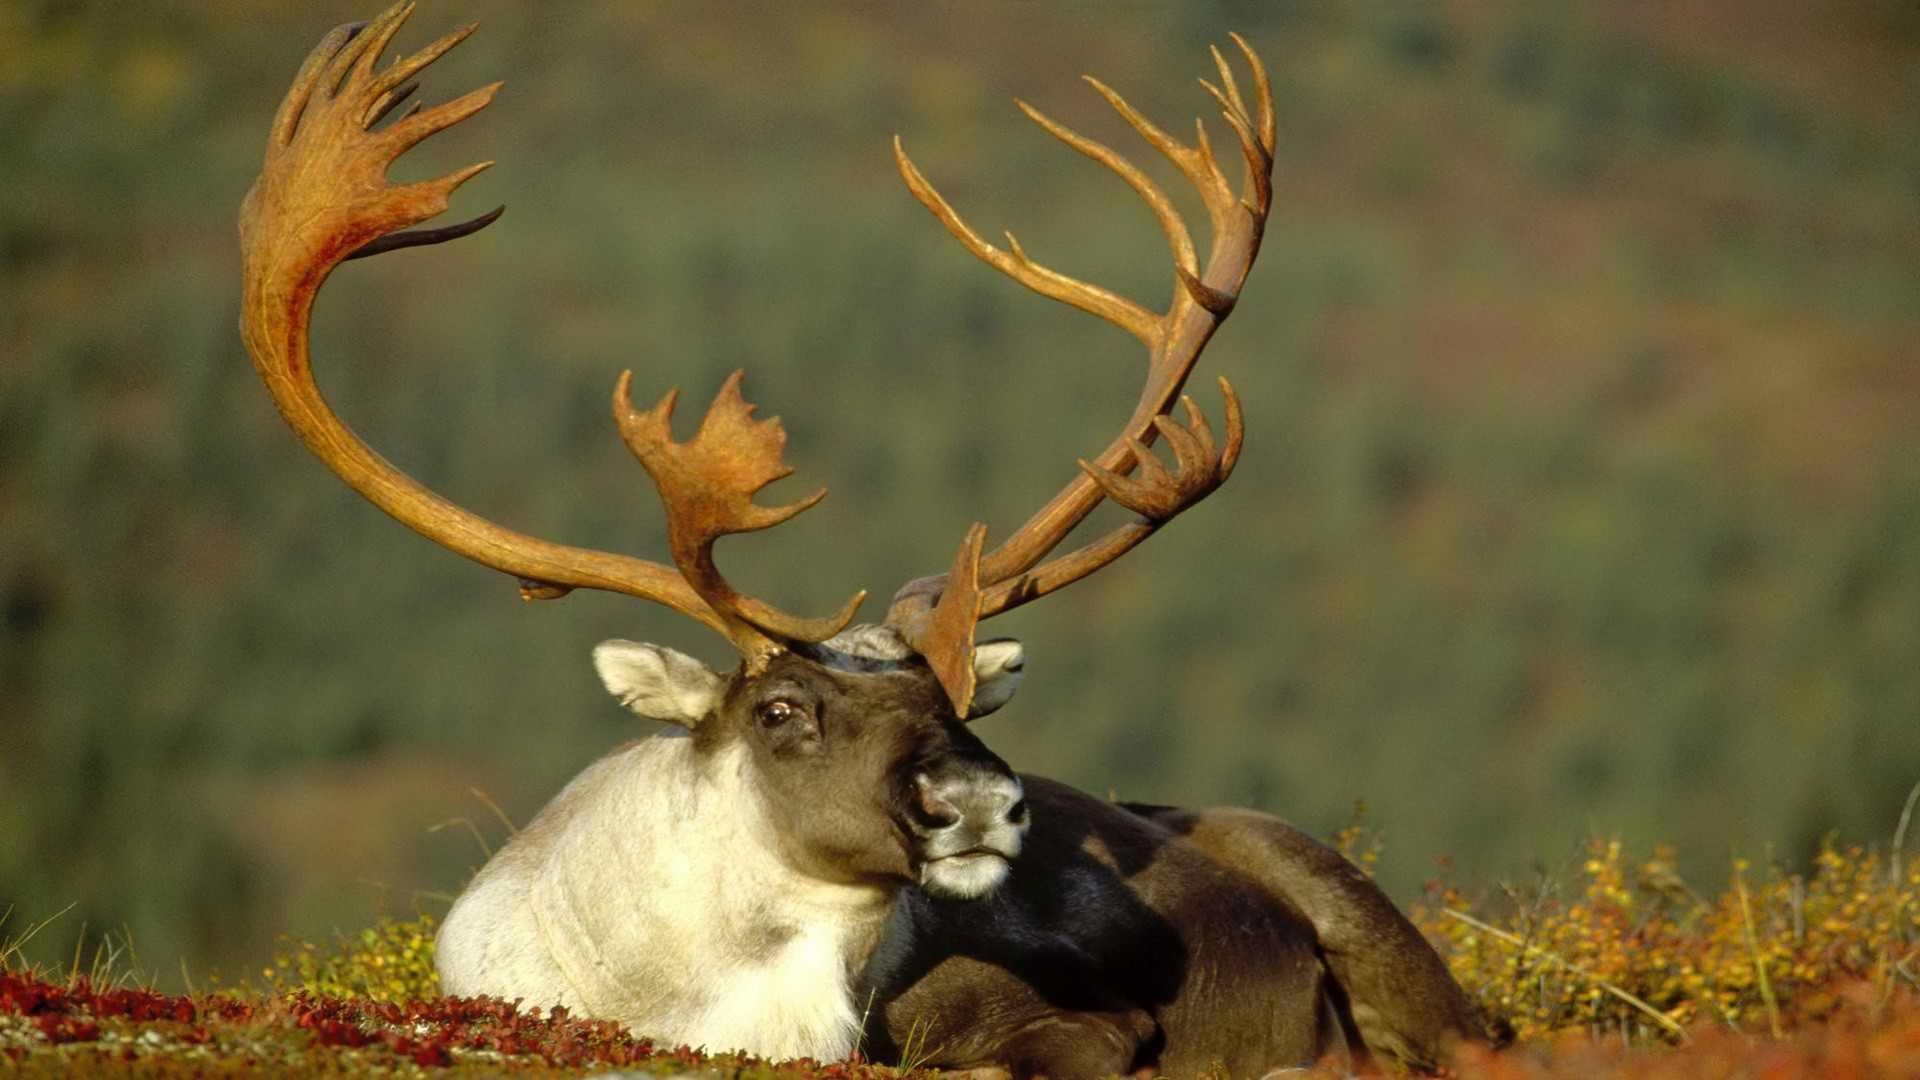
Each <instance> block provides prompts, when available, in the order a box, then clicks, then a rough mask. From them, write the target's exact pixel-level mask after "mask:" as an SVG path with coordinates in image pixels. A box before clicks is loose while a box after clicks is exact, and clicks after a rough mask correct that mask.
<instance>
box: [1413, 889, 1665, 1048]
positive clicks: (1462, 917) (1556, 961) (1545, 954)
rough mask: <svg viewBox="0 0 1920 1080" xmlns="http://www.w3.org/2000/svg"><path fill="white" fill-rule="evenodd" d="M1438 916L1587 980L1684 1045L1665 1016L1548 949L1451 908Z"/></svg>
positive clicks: (1635, 997) (1644, 1002) (1641, 999)
mask: <svg viewBox="0 0 1920 1080" xmlns="http://www.w3.org/2000/svg"><path fill="white" fill-rule="evenodd" d="M1441 912H1442V913H1443V914H1445V915H1446V916H1447V917H1448V918H1452V919H1458V920H1459V921H1461V922H1463V923H1466V924H1467V925H1468V926H1471V927H1473V928H1474V929H1475V930H1478V931H1480V932H1481V933H1483V934H1491V935H1492V936H1493V937H1495V938H1498V939H1499V940H1501V941H1504V942H1506V943H1507V944H1509V945H1512V946H1513V947H1515V948H1517V949H1520V950H1522V951H1524V952H1526V953H1529V954H1531V955H1533V956H1538V957H1539V958H1540V959H1542V960H1545V961H1547V962H1548V963H1551V964H1553V965H1554V966H1556V967H1558V968H1560V969H1562V970H1564V971H1570V972H1572V973H1574V974H1575V975H1578V976H1580V977H1581V978H1582V979H1585V980H1587V981H1588V982H1589V983H1592V984H1593V985H1594V986H1596V987H1599V988H1600V989H1601V990H1603V991H1605V992H1606V993H1608V994H1611V995H1613V996H1614V997H1616V998H1618V999H1620V1000H1621V1001H1623V1002H1625V1003H1626V1004H1627V1005H1629V1006H1631V1007H1633V1008H1634V1009H1637V1010H1639V1011H1640V1012H1641V1013H1643V1014H1645V1015H1646V1017H1647V1018H1648V1019H1649V1020H1652V1021H1653V1022H1654V1023H1655V1024H1658V1025H1659V1026H1660V1028H1661V1029H1662V1030H1663V1031H1665V1032H1667V1034H1669V1035H1672V1036H1673V1037H1674V1038H1675V1039H1678V1040H1679V1041H1680V1042H1681V1043H1685V1042H1687V1029H1686V1028H1683V1027H1681V1026H1680V1025H1679V1024H1677V1023H1675V1022H1674V1020H1673V1018H1672V1017H1670V1016H1668V1015H1667V1014H1666V1013H1663V1012H1661V1011H1660V1010H1659V1009H1656V1008H1654V1007H1653V1006H1652V1005H1649V1004H1647V1002H1646V1001H1645V999H1643V998H1640V997H1638V996H1636V995H1634V994H1631V993H1629V992H1627V991H1626V990H1623V989H1621V988H1620V987H1618V986H1615V985H1614V984H1613V983H1610V982H1608V981H1607V980H1605V979H1602V978H1599V977H1598V976H1595V975H1594V974H1592V973H1591V972H1589V971H1587V970H1586V969H1585V968H1583V967H1581V966H1580V965H1579V964H1576V963H1574V962H1573V961H1571V960H1568V959H1567V958H1566V957H1564V956H1561V955H1560V954H1559V953H1557V952H1554V951H1553V950H1552V949H1548V948H1546V947H1544V946H1541V945H1536V944H1534V943H1533V942H1530V941H1527V940H1525V939H1523V938H1521V937H1520V936H1519V935H1518V934H1513V933H1509V932H1508V931H1505V930H1502V929H1500V928H1499V927H1497V926H1494V925H1492V924H1490V923H1485V922H1482V921H1480V920H1479V919H1476V918H1474V917H1473V916H1471V915H1469V914H1467V913H1466V912H1464V911H1456V910H1454V909H1453V908H1442V909H1441Z"/></svg>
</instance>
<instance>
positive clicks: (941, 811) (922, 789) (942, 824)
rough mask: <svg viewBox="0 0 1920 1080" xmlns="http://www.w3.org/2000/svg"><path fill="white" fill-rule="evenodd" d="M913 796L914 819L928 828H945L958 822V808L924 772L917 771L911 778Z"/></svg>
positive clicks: (959, 816)
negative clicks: (913, 790)
mask: <svg viewBox="0 0 1920 1080" xmlns="http://www.w3.org/2000/svg"><path fill="white" fill-rule="evenodd" d="M913 786H914V789H915V797H914V799H913V816H914V820H915V821H916V822H918V823H919V824H920V825H921V826H923V827H925V828H928V829H946V828H951V827H952V826H954V825H957V824H959V823H960V818H961V816H962V815H961V813H960V808H959V807H957V806H955V805H953V803H951V802H949V801H948V800H947V798H946V797H945V796H943V795H941V794H940V792H939V791H938V790H937V789H936V788H935V786H934V783H933V779H932V778H931V777H929V776H928V775H927V774H926V773H918V774H916V775H915V776H914V778H913Z"/></svg>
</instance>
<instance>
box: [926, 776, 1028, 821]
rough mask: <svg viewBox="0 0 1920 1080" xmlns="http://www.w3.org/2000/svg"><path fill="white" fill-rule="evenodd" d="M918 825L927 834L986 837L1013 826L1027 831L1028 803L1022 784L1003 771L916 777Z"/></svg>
mask: <svg viewBox="0 0 1920 1080" xmlns="http://www.w3.org/2000/svg"><path fill="white" fill-rule="evenodd" d="M911 803H912V810H913V819H914V823H915V824H916V825H918V826H919V827H920V829H921V830H922V831H923V833H924V834H925V835H929V836H931V835H933V834H936V833H947V832H958V831H968V832H972V833H974V834H975V835H977V836H982V837H984V836H985V835H986V834H988V833H990V832H994V831H996V830H997V829H1000V828H1004V827H1008V826H1011V827H1012V828H1014V829H1024V828H1025V827H1026V824H1027V800H1026V797H1025V792H1024V791H1022V790H1021V788H1020V781H1019V780H1017V779H1015V778H1013V777H1011V776H1008V775H1006V774H1004V773H1000V772H989V771H986V770H971V769H970V770H967V771H965V772H953V773H948V774H946V775H942V776H935V775H933V774H932V773H929V772H924V771H923V772H916V773H914V775H913V799H912V800H911Z"/></svg>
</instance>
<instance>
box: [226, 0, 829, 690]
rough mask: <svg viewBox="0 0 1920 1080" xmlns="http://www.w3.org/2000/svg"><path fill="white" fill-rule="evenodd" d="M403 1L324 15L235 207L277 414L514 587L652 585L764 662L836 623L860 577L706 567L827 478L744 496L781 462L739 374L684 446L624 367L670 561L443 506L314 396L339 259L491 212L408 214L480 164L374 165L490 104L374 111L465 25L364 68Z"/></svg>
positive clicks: (254, 324) (431, 203)
mask: <svg viewBox="0 0 1920 1080" xmlns="http://www.w3.org/2000/svg"><path fill="white" fill-rule="evenodd" d="M412 10H413V4H412V3H411V2H410V0H408V2H403V3H398V4H395V5H394V6H393V7H390V8H388V9H387V10H386V11H385V12H384V13H382V14H381V15H380V16H379V17H378V18H376V19H375V20H373V22H372V23H369V24H365V25H360V24H356V25H353V26H343V27H340V28H339V29H336V30H334V31H333V32H332V33H330V34H328V35H327V36H326V37H325V38H324V39H323V40H322V41H321V42H320V44H319V46H318V47H316V48H315V49H314V50H313V52H312V53H311V54H310V55H309V56H308V57H307V60H306V63H305V64H303V65H302V66H301V68H300V73H299V75H298V76H296V77H295V79H294V83H293V88H292V89H291V90H290V91H289V92H288V94H287V97H286V100H285V101H284V102H283V103H282V104H281V106H280V111H279V114H278V115H277V116H276V117H275V119H274V122H273V129H272V133H271V135H270V136H269V138H268V140H267V152H266V161H265V164H264V165H263V167H262V169H261V172H260V177H259V179H258V180H257V181H255V183H254V186H253V189H252V190H251V191H249V192H248V193H247V199H246V203H245V204H244V205H243V206H242V208H241V214H240V247H241V254H242V258H243V261H244V263H245V284H244V294H243V297H242V303H241V313H240V331H241V335H242V336H243V337H244V338H245V339H246V343H247V349H248V351H249V352H250V353H251V354H252V355H253V362H254V367H255V368H256V369H257V370H258V371H259V373H260V377H261V379H262V380H264V381H265V382H266V384H267V389H268V391H269V392H271V393H272V395H273V399H274V402H275V404H277V405H278V406H279V408H280V413H281V415H282V416H283V417H285V418H286V421H287V423H288V424H289V425H290V426H292V428H293V430H294V432H295V433H296V434H298V435H299V436H300V439H301V441H302V442H304V443H306V445H307V448H308V449H309V450H312V451H313V453H314V454H315V456H317V457H319V458H320V460H321V461H323V462H325V463H326V465H327V466H328V467H329V468H331V469H332V470H333V471H334V472H335V473H336V474H338V475H339V476H340V478H341V479H342V480H345V481H346V482H347V484H348V485H350V486H351V487H352V488H353V489H354V490H356V491H358V492H360V493H361V494H362V495H364V496H366V497H367V498H368V499H370V500H371V501H372V502H373V503H374V504H375V505H377V506H379V507H380V509H382V510H384V511H386V512H387V513H388V514H390V515H392V516H393V517H394V518H396V519H398V520H399V521H400V523H401V524H403V525H406V526H407V527H408V528H410V529H413V530H414V531H415V532H418V533H420V534H421V535H423V536H425V537H427V538H428V539H429V540H432V541H433V542H435V543H437V544H440V545H441V546H443V547H446V548H448V549H450V550H452V551H454V552H456V553H458V554H461V555H464V556H466V557H467V558H469V559H472V560H474V561H475V562H478V563H480V564H482V565H484V566H488V567H492V568H493V569H496V570H500V571H502V572H505V573H508V574H511V575H513V576H514V577H516V578H518V579H519V581H520V592H521V595H522V596H523V597H525V598H526V599H529V600H535V599H551V598H555V597H559V596H564V595H566V594H567V593H568V592H569V591H571V590H573V589H604V590H608V591H611V592H618V593H625V594H627V595H630V596H637V597H640V598H642V599H646V600H653V601H656V602H658V603H662V604H665V605H667V606H668V607H670V608H673V609H674V610H676V611H679V612H682V613H684V614H686V615H689V616H692V617H693V618H695V619H698V620H699V621H700V622H702V623H704V624H706V625H707V626H710V627H712V628H714V629H715V630H718V631H720V632H721V633H723V634H725V635H726V636H727V637H728V638H729V639H730V640H731V641H732V642H733V643H734V645H735V647H737V648H738V649H739V650H740V651H741V652H742V654H743V655H744V656H745V657H746V660H747V664H748V666H749V668H757V667H759V666H760V665H761V664H763V663H764V662H765V660H766V658H767V657H768V656H770V655H772V654H773V653H775V652H778V651H779V650H780V649H781V648H783V647H784V646H783V644H782V642H784V641H795V640H804V641H817V640H821V639H824V638H826V637H830V636H832V635H833V634H835V633H837V632H838V631H839V630H840V629H841V628H842V627H844V626H845V625H846V624H847V622H849V621H851V619H852V618H853V610H854V608H855V607H857V606H858V605H859V602H860V599H861V597H862V596H864V595H865V594H864V593H863V594H861V596H856V597H855V598H854V599H853V601H852V602H851V603H850V604H848V605H847V607H846V608H845V609H844V610H842V611H841V612H840V613H839V614H838V615H836V616H834V617H832V618H828V619H799V618H795V617H793V616H790V615H786V614H784V613H782V612H779V611H777V610H775V609H774V608H772V607H770V606H768V605H766V604H763V603H761V602H759V601H757V600H754V599H752V598H751V597H747V596H743V595H741V594H740V593H738V592H737V591H735V590H734V589H733V588H731V587H730V586H729V585H728V584H727V583H726V581H725V579H724V578H722V577H721V576H720V573H719V571H718V570H717V569H716V568H715V567H714V565H713V558H712V546H713V542H714V540H716V539H717V538H718V537H720V536H721V535H724V534H726V533H732V532H744V531H748V530H752V529H762V528H766V527H768V526H770V525H774V524H778V523H779V522H781V521H785V520H787V519H788V518H791V517H793V516H794V515H795V514H797V513H799V512H800V511H802V510H804V509H806V508H807V507H808V506H811V505H813V504H814V503H815V502H818V501H819V499H820V497H821V495H824V494H825V492H820V493H816V494H815V495H813V496H811V497H809V498H807V499H804V500H801V501H800V502H799V503H796V504H794V505H792V506H788V507H784V508H781V509H778V510H768V509H766V508H763V507H759V506H755V505H754V504H753V502H752V496H753V493H754V492H755V491H757V490H759V489H760V488H761V487H764V486H765V485H766V484H768V483H770V482H771V481H773V480H775V479H778V478H780V477H782V476H785V475H787V474H788V473H789V472H790V471H791V470H790V469H788V468H787V467H786V466H785V465H784V464H782V462H781V460H780V454H781V449H782V447H783V446H784V444H785V441H786V437H785V435H784V433H782V431H781V430H780V427H779V424H778V422H777V421H772V420H768V421H753V420H752V419H751V414H752V406H749V405H747V404H746V403H745V402H744V401H743V400H742V399H741V397H740V391H739V385H740V376H739V375H738V374H737V373H736V374H735V375H734V377H733V378H731V379H729V380H728V381H727V383H726V385H725V387H724V388H723V389H722V390H721V393H720V396H719V398H717V399H716V400H715V402H714V406H713V408H712V409H711V410H710V411H709V413H708V415H707V418H706V421H705V422H704V423H703V424H702V425H701V427H700V432H699V434H698V435H696V436H695V437H694V439H692V440H691V441H690V442H688V443H687V444H685V445H681V444H676V443H674V442H673V441H672V438H671V433H670V431H669V430H668V425H667V421H668V418H669V415H670V414H671V412H672V408H673V401H674V397H675V395H674V394H673V393H669V394H668V395H667V397H666V398H665V400H663V401H662V402H661V404H660V405H659V406H658V407H656V408H655V409H653V410H651V411H650V412H646V413H641V412H638V411H637V410H635V409H634V408H633V406H632V405H631V404H630V403H629V402H628V398H627V386H628V383H629V381H630V376H631V373H628V374H625V375H622V376H621V377H620V383H619V387H618V389H617V390H616V393H615V398H614V413H615V418H616V420H617V421H618V423H619V426H620V429H621V433H622V435H623V436H624V437H625V438H626V441H627V443H628V445H629V447H630V448H631V449H632V450H633V451H634V453H635V454H636V455H638V456H639V458H640V459H641V462H642V464H643V465H645V466H646V468H647V470H648V472H649V473H650V474H652V476H653V477H654V479H655V481H656V483H657V484H658V486H659V488H660V494H661V497H662V501H663V502H664V504H665V506H666V510H667V516H668V522H669V526H668V531H669V535H670V537H671V538H672V546H673V554H674V560H675V562H676V563H677V565H678V569H677V570H676V569H675V568H674V567H669V566H663V565H661V564H659V563H655V562H650V561H647V560H645V559H637V558H634V557H632V556H627V555H618V554H613V553H610V552H605V551H594V550H591V549H587V548H577V547H570V546H568V545H565V544H557V543H554V542H552V541H548V540H542V539H539V538H537V537H532V536H527V535H524V534H521V533H517V532H514V531H513V530H511V529H507V528H504V527H502V526H500V525H497V524H495V523H493V522H491V521H488V520H486V519H485V518H482V517H480V516H478V515H477V514H474V513H472V512H471V511H468V510H465V509H463V508H461V507H459V506H456V505H454V504H453V503H452V502H449V501H448V500H446V499H444V498H442V497H440V496H439V495H436V494H434V493H433V492H432V491H429V490H427V489H426V488H425V487H423V486H421V485H420V484H419V483H418V482H416V481H415V480H413V479H412V478H411V477H409V476H407V475H406V474H405V473H402V472H401V471H400V470H398V469H396V468H395V467H394V466H393V465H391V464H389V463H388V462H387V461H386V460H385V459H384V458H382V457H381V456H380V455H379V454H377V453H375V452H374V451H373V449H372V448H370V447H368V446H367V445H366V443H364V442H362V441H361V440H360V438H359V436H357V435H355V434H354V433H353V431H352V430H351V429H349V428H348V427H347V426H346V425H345V424H344V423H342V422H341V421H340V419H339V418H338V417H336V416H335V415H334V414H333V411H332V409H330V408H329V407H328V405H327V403H326V401H325V399H324V398H322V397H321V394H320V389H319V386H318V385H317V384H316V383H315V382H314V377H313V369H312V365H311V363H310V358H309V354H308V322H309V319H310V317H311V315H312V311H313V303H314V298H315V296H316V295H317V294H318V293H319V291H320V287H321V285H322V284H323V283H325V281H326V279H327V275H328V274H330V273H332V271H333V269H334V268H335V267H336V266H338V265H339V264H340V263H341V262H344V261H345V260H347V259H351V258H358V257H361V256H366V255H372V254H378V253H379V252H382V251H390V250H393V249H395V248H400V247H409V246H413V245H417V244H434V243H440V242H443V241H446V240H452V239H456V238H458V237H461V236H465V235H468V234H469V233H472V232H475V231H477V230H479V229H481V228H484V227H485V226H487V225H489V224H491V223H492V222H493V220H494V219H495V218H497V217H499V215H500V212H501V211H500V210H497V209H496V210H494V211H493V212H491V213H489V214H484V215H482V216H481V217H478V218H475V219H473V220H472V221H468V222H465V223H462V224H459V225H454V226H449V227H446V228H439V229H410V228H409V227H410V226H414V225H418V224H420V223H421V222H424V221H426V220H428V219H429V218H432V217H435V216H437V215H439V214H440V213H442V212H443V211H445V210H446V209H447V200H448V197H449V196H450V195H451V194H452V193H453V191H454V190H455V189H456V188H458V187H459V186H460V185H461V184H464V183H466V182H467V181H468V180H470V179H472V178H473V177H474V176H475V175H476V174H478V173H479V172H481V171H482V170H483V169H485V168H487V166H489V165H491V164H492V162H481V163H480V164H477V165H471V166H468V167H467V168H464V169H461V170H459V171H457V172H454V173H451V174H449V175H447V176H443V177H441V178H439V179H437V180H426V181H422V182H419V183H412V184H393V183H390V182H389V181H388V180H387V178H386V173H387V169H388V167H389V166H390V165H392V163H393V161H394V159H396V158H398V157H399V156H400V155H401V154H403V153H405V152H406V151H407V150H408V149H410V148H411V147H413V146H414V145H415V144H417V143H419V142H420V141H421V140H422V139H425V138H427V137H428V136H430V135H432V134H434V133H435V132H438V131H442V130H445V129H446V128H448V127H451V126H453V125H454V124H457V123H459V122H460V121H462V120H464V119H466V118H467V117H469V116H472V115H473V114H474V113H476V112H479V111H480V110H481V109H483V108H485V107H486V105H487V103H488V102H490V101H492V100H493V95H494V93H495V92H496V91H497V90H498V89H499V88H500V84H499V83H494V84H492V85H490V86H484V87H481V88H480V89H478V90H475V91H472V92H471V93H468V94H465V95H463V96H461V97H458V98H455V99H454V100H452V101H449V102H446V103H445V104H442V105H437V106H435V107H433V108H431V109H427V110H425V111H420V110H419V108H418V105H417V104H416V105H415V106H414V107H413V109H411V110H409V111H408V112H407V113H405V114H404V115H402V116H400V117H399V118H397V119H396V120H394V121H393V122H392V123H391V124H388V125H386V126H383V127H376V125H378V124H379V122H380V121H381V120H382V119H383V118H384V117H386V116H387V114H388V113H390V112H391V111H392V110H393V109H394V108H395V106H397V105H399V104H400V103H401V102H403V101H404V100H406V99H407V98H408V97H409V96H410V95H411V94H412V93H413V91H414V89H415V84H414V83H412V82H410V81H409V80H410V79H412V78H413V76H415V75H416V74H418V73H419V72H420V71H421V70H422V69H423V68H425V67H426V66H427V65H429V64H431V63H433V62H434V61H435V60H438V59H439V58H440V57H441V56H443V55H444V54H445V53H446V52H447V51H448V50H449V49H451V48H453V47H454V46H455V45H458V44H459V43H460V42H461V41H463V40H464V39H465V38H466V37H467V35H468V34H470V33H472V32H473V29H474V28H473V27H472V26H467V27H464V28H462V29H459V30H455V31H454V32H452V33H450V34H448V35H446V36H445V37H442V38H441V39H440V40H438V41H435V42H434V43H432V44H431V45H428V46H427V47H426V48H424V49H421V50H420V51H419V52H416V53H414V54H413V55H411V56H408V57H405V58H403V59H400V60H396V61H395V62H394V63H392V64H391V65H389V66H388V67H387V68H385V69H384V70H378V71H376V68H377V67H378V64H379V61H380V55H381V53H382V52H383V51H384V50H385V49H386V47H387V45H388V43H389V42H391V41H392V39H393V36H394V34H395V33H397V32H398V31H399V29H400V26H401V24H402V23H404V22H405V21H406V19H407V16H408V15H409V14H411V13H412Z"/></svg>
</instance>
